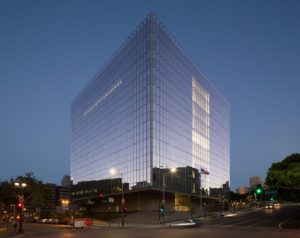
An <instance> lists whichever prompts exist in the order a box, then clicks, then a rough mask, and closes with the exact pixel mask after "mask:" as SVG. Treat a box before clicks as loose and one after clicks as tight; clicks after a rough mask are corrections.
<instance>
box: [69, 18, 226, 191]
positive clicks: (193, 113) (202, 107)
mask: <svg viewBox="0 0 300 238" xmlns="http://www.w3.org/2000/svg"><path fill="white" fill-rule="evenodd" d="M168 168H178V169H179V170H180V171H181V172H180V173H181V174H182V173H183V172H182V169H183V168H187V169H188V170H189V171H190V176H192V177H193V178H195V180H197V179H198V178H200V177H201V187H202V188H207V189H208V188H210V187H211V188H216V187H218V188H220V187H221V185H222V184H224V183H225V182H226V181H229V180H230V151H229V104H228V103H227V101H226V100H225V99H224V97H222V95H221V94H220V93H219V92H218V91H217V90H216V89H215V88H214V86H212V84H211V83H210V82H208V80H207V79H206V78H205V77H204V76H203V74H201V72H200V71H199V69H198V68H197V67H196V66H195V64H193V62H192V60H191V59H190V57H189V56H188V55H187V54H186V53H185V51H184V50H183V49H182V48H181V47H180V46H179V44H178V43H177V42H176V40H175V39H174V38H173V37H172V36H171V35H170V33H169V32H168V31H167V30H166V28H165V27H164V26H163V25H162V24H161V23H160V22H159V21H158V20H157V18H156V17H155V16H154V15H153V14H149V15H148V16H147V17H146V19H145V20H144V21H143V22H142V23H141V24H140V25H139V26H138V27H137V28H136V29H135V31H134V32H133V33H132V34H131V35H130V36H129V38H128V39H127V40H126V41H125V43H124V44H123V45H122V46H121V48H120V49H119V50H118V51H117V52H116V53H115V54H114V55H113V57H112V58H111V59H110V60H109V62H108V63H107V64H106V65H105V66H104V67H103V68H102V69H101V70H100V71H99V72H98V73H97V74H96V75H95V77H94V78H93V79H92V80H91V81H90V82H89V83H88V84H87V86H86V87H85V88H84V89H83V90H82V91H81V92H80V93H79V95H78V96H77V97H76V98H75V99H74V100H73V102H72V106H71V157H70V175H71V178H72V180H73V183H74V184H77V183H78V182H81V181H91V180H107V179H115V178H122V181H123V183H126V184H129V190H130V189H134V188H136V187H161V186H162V182H161V181H158V180H161V179H162V176H160V175H159V173H168ZM190 168H192V169H190ZM111 169H114V171H115V173H114V174H111V173H110V171H111ZM195 171H196V172H195ZM197 173H198V174H197ZM208 173H209V174H208ZM176 181H177V182H178V184H177V185H176V183H177V182H176ZM174 183H175V186H174V190H176V186H177V188H180V187H181V186H185V187H186V184H185V183H182V181H181V180H180V179H179V180H178V179H177V180H174V181H173V184H174ZM190 183H192V182H190ZM198 189H199V183H197V182H195V185H194V187H193V186H190V189H189V192H191V193H194V192H197V190H198ZM178 190H179V191H185V190H183V189H178Z"/></svg>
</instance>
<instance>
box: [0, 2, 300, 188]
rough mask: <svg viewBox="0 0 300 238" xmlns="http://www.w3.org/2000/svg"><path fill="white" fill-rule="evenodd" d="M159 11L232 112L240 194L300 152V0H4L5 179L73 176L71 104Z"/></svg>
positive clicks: (0, 175) (0, 86)
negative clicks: (251, 179)
mask: <svg viewBox="0 0 300 238" xmlns="http://www.w3.org/2000/svg"><path fill="white" fill-rule="evenodd" d="M150 11H153V12H154V13H155V14H156V15H157V17H158V18H159V19H160V21H161V22H162V23H163V24H164V25H165V26H166V27H167V28H168V30H169V31H170V32H171V33H172V35H174V36H175V38H176V39H177V40H178V41H179V43H180V44H181V45H182V46H183V48H184V49H185V50H186V51H187V52H188V53H189V54H190V55H191V57H192V58H193V60H194V62H195V63H196V64H197V65H198V66H199V67H200V69H201V70H202V73H204V74H205V75H206V77H207V78H208V79H209V80H210V81H211V82H212V83H213V84H214V86H215V87H216V88H217V89H218V90H219V91H220V92H221V93H222V94H223V96H224V97H225V98H226V99H227V100H228V101H229V103H230V108H231V123H230V124H231V130H230V132H231V188H232V189H235V188H236V187H237V186H238V185H248V180H249V177H250V176H256V175H257V176H262V177H263V178H264V177H265V175H266V172H267V170H268V168H269V167H270V165H271V164H272V163H273V162H277V161H280V160H282V159H283V158H284V157H285V156H287V155H289V154H291V153H295V152H300V124H299V122H300V96H299V94H300V93H299V92H300V14H299V12H300V1H297V0H264V1H261V0H252V1H250V0H242V1H241V0H236V1H235V0H205V1H204V0H195V1H192V0H189V1H188V0H182V1H175V0H160V1H158V0H152V1H151V0H127V1H126V0H119V1H116V0H109V1H104V0H51V1H50V0H44V1H39V0H35V1H33V0H24V1H17V0H1V1H0V181H2V180H5V179H10V178H11V177H15V176H18V175H24V173H26V172H34V174H35V176H36V177H37V178H39V179H41V180H43V181H44V182H53V183H58V184H59V183H60V181H61V178H62V177H63V175H64V174H68V173H69V135H70V133H69V131H70V103H71V101H72V99H73V98H74V97H75V96H76V95H77V94H78V93H79V91H80V90H81V89H82V88H83V86H85V85H86V83H87V82H88V81H89V80H90V79H91V78H92V77H93V76H94V74H96V72H97V71H98V70H99V69H100V68H101V66H102V65H103V64H104V63H105V62H106V61H107V60H108V59H109V58H110V56H111V55H112V54H113V53H114V52H115V51H116V50H117V49H118V48H119V46H120V45H121V44H122V43H123V42H124V41H125V39H126V38H127V37H128V36H129V34H130V33H131V32H132V31H133V30H134V29H135V27H136V26H137V25H138V24H139V23H140V22H141V21H142V20H143V19H144V18H145V17H146V15H147V14H148V13H149V12H150Z"/></svg>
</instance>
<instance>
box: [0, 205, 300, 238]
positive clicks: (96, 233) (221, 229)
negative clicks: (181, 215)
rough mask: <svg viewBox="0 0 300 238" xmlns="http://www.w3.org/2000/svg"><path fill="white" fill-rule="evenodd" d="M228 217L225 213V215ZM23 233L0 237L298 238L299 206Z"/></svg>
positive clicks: (38, 227)
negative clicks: (196, 220)
mask: <svg viewBox="0 0 300 238" xmlns="http://www.w3.org/2000/svg"><path fill="white" fill-rule="evenodd" d="M227 215H228V214H227ZM24 229H25V234H21V235H18V234H17V233H15V234H8V235H7V236H3V234H2V236H1V235H0V237H1V238H2V237H19V238H21V237H28V238H31V237H32V238H35V237H45V238H97V237H108V238H117V237H121V238H122V237H124V238H125V237H146V238H148V237H149V238H150V237H175V238H176V237H189V238H194V237H195V238H196V237H209V238H219V237H222V238H227V237H228V238H229V237H243V238H248V237H249V238H250V237H251V238H253V237H255V238H265V237H272V238H277V237H278V238H279V237H283V238H284V237H287V238H290V237H295V238H296V237H299V234H300V206H296V205H286V206H281V207H280V208H278V209H265V208H258V209H255V210H251V211H248V212H246V213H244V212H238V213H237V214H236V216H228V217H227V216H224V217H219V218H215V219H211V218H206V221H205V224H203V225H201V226H200V227H194V228H170V227H169V225H168V224H166V225H165V226H162V225H161V226H159V225H158V226H133V225H132V226H131V227H129V226H126V227H125V228H124V229H122V228H120V227H111V228H109V227H107V226H98V227H92V228H90V229H75V228H72V227H70V226H65V225H44V224H33V223H25V224H24Z"/></svg>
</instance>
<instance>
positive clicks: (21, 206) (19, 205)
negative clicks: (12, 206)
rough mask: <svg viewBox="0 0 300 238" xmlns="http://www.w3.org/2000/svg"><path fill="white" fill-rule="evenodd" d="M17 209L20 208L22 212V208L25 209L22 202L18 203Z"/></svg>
mask: <svg viewBox="0 0 300 238" xmlns="http://www.w3.org/2000/svg"><path fill="white" fill-rule="evenodd" d="M17 207H18V209H19V210H22V208H23V204H22V203H21V202H18V205H17Z"/></svg>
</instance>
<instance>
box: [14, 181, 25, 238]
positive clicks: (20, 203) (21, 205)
mask: <svg viewBox="0 0 300 238" xmlns="http://www.w3.org/2000/svg"><path fill="white" fill-rule="evenodd" d="M26 186H27V184H26V183H19V182H15V187H17V188H21V189H22V195H18V197H19V201H18V207H19V208H20V220H19V231H18V232H19V233H24V229H23V226H22V219H23V216H22V215H23V214H22V212H23V208H24V193H23V189H24V188H26Z"/></svg>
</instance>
